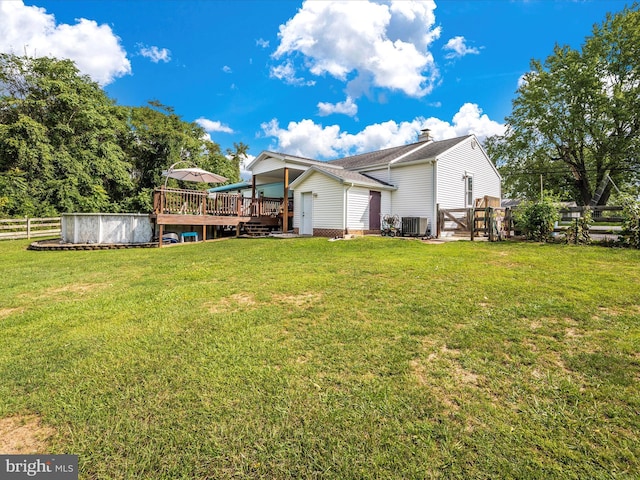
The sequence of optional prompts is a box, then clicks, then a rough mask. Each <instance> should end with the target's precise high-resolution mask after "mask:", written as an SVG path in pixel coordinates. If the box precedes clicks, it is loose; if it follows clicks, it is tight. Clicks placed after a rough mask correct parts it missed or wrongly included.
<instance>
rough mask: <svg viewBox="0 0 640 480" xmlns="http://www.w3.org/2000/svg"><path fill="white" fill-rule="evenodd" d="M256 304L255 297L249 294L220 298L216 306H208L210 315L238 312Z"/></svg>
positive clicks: (236, 294)
mask: <svg viewBox="0 0 640 480" xmlns="http://www.w3.org/2000/svg"><path fill="white" fill-rule="evenodd" d="M255 304H256V299H255V297H254V296H253V295H252V294H250V293H235V294H233V295H231V296H229V297H225V298H221V299H220V301H219V302H218V303H216V304H209V305H208V307H209V311H210V312H211V313H223V312H229V311H233V310H239V309H241V308H245V307H252V306H253V305H255Z"/></svg>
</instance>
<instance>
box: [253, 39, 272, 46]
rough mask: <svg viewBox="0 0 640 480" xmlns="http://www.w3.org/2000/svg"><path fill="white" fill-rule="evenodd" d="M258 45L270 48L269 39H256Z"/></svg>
mask: <svg viewBox="0 0 640 480" xmlns="http://www.w3.org/2000/svg"><path fill="white" fill-rule="evenodd" d="M256 45H257V46H259V47H260V48H269V40H265V39H263V38H259V39H258V40H256Z"/></svg>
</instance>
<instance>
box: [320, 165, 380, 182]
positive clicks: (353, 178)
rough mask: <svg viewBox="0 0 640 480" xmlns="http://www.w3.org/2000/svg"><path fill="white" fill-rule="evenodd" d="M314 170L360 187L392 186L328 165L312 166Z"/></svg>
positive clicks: (367, 176)
mask: <svg viewBox="0 0 640 480" xmlns="http://www.w3.org/2000/svg"><path fill="white" fill-rule="evenodd" d="M313 168H315V169H317V170H322V171H324V172H326V173H328V174H329V175H332V176H334V177H336V178H339V179H340V180H344V181H345V182H347V183H349V182H353V183H358V184H360V185H371V186H392V185H390V184H389V183H386V182H383V181H381V180H377V179H375V178H372V177H370V176H369V175H364V174H362V173H358V172H354V171H351V170H343V169H342V168H333V167H332V166H330V165H322V166H320V165H314V167H313Z"/></svg>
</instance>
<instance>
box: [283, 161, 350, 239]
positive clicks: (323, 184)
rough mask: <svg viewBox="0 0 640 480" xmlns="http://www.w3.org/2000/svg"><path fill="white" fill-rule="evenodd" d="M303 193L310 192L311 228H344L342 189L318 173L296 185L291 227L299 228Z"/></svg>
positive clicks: (333, 181) (341, 186) (339, 185)
mask: <svg viewBox="0 0 640 480" xmlns="http://www.w3.org/2000/svg"><path fill="white" fill-rule="evenodd" d="M303 192H312V193H313V194H314V197H313V228H337V229H342V228H344V224H343V218H344V203H343V200H344V187H343V185H341V184H340V183H339V182H336V181H335V180H333V179H331V178H329V177H327V176H326V175H323V174H321V173H318V172H314V173H312V174H311V175H309V176H308V177H307V178H306V179H304V181H303V182H302V183H300V184H298V185H296V189H295V191H294V212H293V226H294V228H300V212H301V207H302V196H301V193H303Z"/></svg>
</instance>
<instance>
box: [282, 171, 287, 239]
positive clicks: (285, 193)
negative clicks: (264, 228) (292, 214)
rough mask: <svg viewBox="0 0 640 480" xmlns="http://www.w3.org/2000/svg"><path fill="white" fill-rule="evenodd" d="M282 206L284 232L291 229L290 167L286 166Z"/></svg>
mask: <svg viewBox="0 0 640 480" xmlns="http://www.w3.org/2000/svg"><path fill="white" fill-rule="evenodd" d="M282 201H283V203H284V204H283V206H282V233H287V232H288V231H289V167H284V195H283V199H282Z"/></svg>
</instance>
